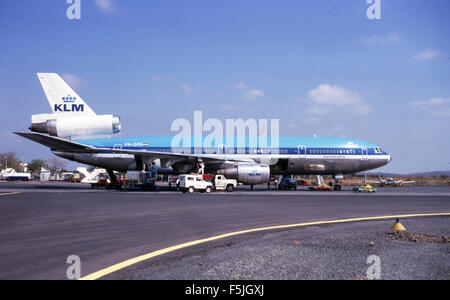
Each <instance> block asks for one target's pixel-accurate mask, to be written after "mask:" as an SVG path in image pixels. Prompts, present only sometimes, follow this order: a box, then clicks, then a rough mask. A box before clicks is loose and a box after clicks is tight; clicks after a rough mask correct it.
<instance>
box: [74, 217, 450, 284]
mask: <svg viewBox="0 0 450 300" xmlns="http://www.w3.org/2000/svg"><path fill="white" fill-rule="evenodd" d="M437 216H450V213H432V214H410V215H396V216H380V217H367V218H354V219H343V220H332V221H319V222H308V223H299V224H290V225H279V226H270V227H262V228H255V229H247V230H241V231H235V232H230V233H225V234H221V235H216V236H212V237H209V238H205V239H200V240H196V241H192V242H187V243H183V244H179V245H175V246H171V247H168V248H164V249H161V250H157V251H153V252H150V253H147V254H144V255H141V256H138V257H135V258H132V259H129V260H126V261H124V262H121V263H118V264H115V265H113V266H111V267H108V268H105V269H103V270H100V271H97V272H95V273H91V274H89V275H86V276H84V277H82V278H80V280H96V279H99V278H102V277H104V276H106V275H109V274H112V273H114V272H117V271H119V270H121V269H124V268H126V267H129V266H131V265H134V264H137V263H139V262H142V261H145V260H148V259H151V258H154V257H156V256H160V255H163V254H167V253H170V252H173V251H176V250H179V249H183V248H187V247H190V246H195V245H199V244H203V243H207V242H212V241H216V240H220V239H224V238H227V237H231V236H236V235H241V234H246V233H252V232H259V231H267V230H276V229H288V228H296V227H304V226H312V225H324V224H338V223H349V222H358V221H373V220H384V219H396V218H413V217H437Z"/></svg>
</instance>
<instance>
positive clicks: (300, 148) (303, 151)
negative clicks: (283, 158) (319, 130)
mask: <svg viewBox="0 0 450 300" xmlns="http://www.w3.org/2000/svg"><path fill="white" fill-rule="evenodd" d="M297 150H298V157H299V158H306V146H305V145H298V146H297Z"/></svg>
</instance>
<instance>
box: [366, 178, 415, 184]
mask: <svg viewBox="0 0 450 300" xmlns="http://www.w3.org/2000/svg"><path fill="white" fill-rule="evenodd" d="M378 179H379V180H378V181H367V183H378V184H379V185H381V186H385V185H390V186H403V185H404V184H408V183H414V182H415V181H404V180H403V179H394V178H387V179H383V177H381V175H378Z"/></svg>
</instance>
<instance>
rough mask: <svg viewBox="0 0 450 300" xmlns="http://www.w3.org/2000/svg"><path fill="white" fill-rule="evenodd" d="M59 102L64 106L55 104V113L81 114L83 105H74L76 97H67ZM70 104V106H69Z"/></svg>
mask: <svg viewBox="0 0 450 300" xmlns="http://www.w3.org/2000/svg"><path fill="white" fill-rule="evenodd" d="M61 100H62V101H63V102H64V104H55V107H54V108H55V109H54V111H55V112H83V111H84V105H83V104H74V103H73V102H75V100H77V98H76V97H71V96H70V95H68V96H67V97H62V98H61ZM69 103H72V104H69Z"/></svg>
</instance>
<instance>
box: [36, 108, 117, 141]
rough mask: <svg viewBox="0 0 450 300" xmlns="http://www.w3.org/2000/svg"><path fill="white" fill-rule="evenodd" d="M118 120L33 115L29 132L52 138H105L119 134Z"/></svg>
mask: <svg viewBox="0 0 450 300" xmlns="http://www.w3.org/2000/svg"><path fill="white" fill-rule="evenodd" d="M120 129H121V125H120V118H119V117H117V116H114V115H86V116H76V117H75V116H56V115H55V114H41V115H33V116H32V117H31V127H30V130H31V131H33V132H40V133H48V134H50V135H53V136H58V137H64V138H70V137H90V136H105V135H111V134H114V133H118V132H120Z"/></svg>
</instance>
